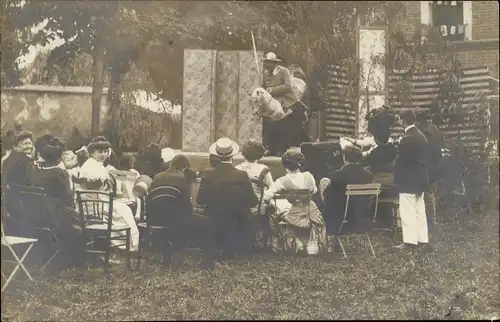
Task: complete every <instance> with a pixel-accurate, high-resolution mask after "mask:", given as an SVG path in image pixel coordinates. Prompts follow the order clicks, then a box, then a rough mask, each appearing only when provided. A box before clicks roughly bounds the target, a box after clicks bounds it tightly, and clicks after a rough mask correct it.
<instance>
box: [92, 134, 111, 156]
mask: <svg viewBox="0 0 500 322" xmlns="http://www.w3.org/2000/svg"><path fill="white" fill-rule="evenodd" d="M109 148H111V143H109V141H108V140H106V138H105V137H104V136H96V137H95V138H93V139H92V140H91V141H90V143H89V144H87V151H88V152H89V153H90V154H92V152H94V151H96V150H106V149H109Z"/></svg>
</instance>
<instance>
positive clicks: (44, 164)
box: [30, 136, 74, 207]
mask: <svg viewBox="0 0 500 322" xmlns="http://www.w3.org/2000/svg"><path fill="white" fill-rule="evenodd" d="M64 149H65V146H64V142H62V141H61V140H59V138H57V137H54V136H52V138H50V140H49V139H48V138H47V140H46V142H45V145H44V146H41V145H39V153H40V156H41V157H42V159H43V161H41V162H38V163H37V164H35V165H34V166H33V167H32V168H31V174H30V183H31V185H33V186H36V187H42V188H44V190H45V193H46V194H47V196H49V197H52V198H54V199H56V200H59V201H61V203H62V204H64V205H65V206H68V207H74V202H73V192H72V190H71V183H70V177H69V173H68V171H66V170H65V169H62V168H61V167H60V166H59V164H60V163H61V160H62V154H63V151H64Z"/></svg>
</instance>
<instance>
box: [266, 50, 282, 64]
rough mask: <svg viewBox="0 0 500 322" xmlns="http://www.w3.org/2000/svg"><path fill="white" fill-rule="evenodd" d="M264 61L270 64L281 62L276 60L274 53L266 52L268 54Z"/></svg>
mask: <svg viewBox="0 0 500 322" xmlns="http://www.w3.org/2000/svg"><path fill="white" fill-rule="evenodd" d="M264 61H270V62H275V63H279V62H281V59H278V57H277V56H276V54H275V53H273V52H268V53H267V54H266V55H265V56H264Z"/></svg>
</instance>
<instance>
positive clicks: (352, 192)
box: [336, 183, 382, 258]
mask: <svg viewBox="0 0 500 322" xmlns="http://www.w3.org/2000/svg"><path fill="white" fill-rule="evenodd" d="M381 186H382V185H381V184H380V183H369V184H350V185H347V187H346V191H345V195H346V204H345V209H344V219H343V221H342V223H341V224H340V227H339V230H338V232H337V236H336V237H337V238H336V240H337V241H338V243H339V245H340V248H341V249H342V253H343V254H344V257H346V258H347V254H346V252H345V249H344V246H343V245H342V241H341V239H340V237H341V235H342V228H343V226H344V225H345V224H346V223H348V220H347V215H348V209H349V201H350V200H351V197H352V196H375V199H376V201H375V202H376V204H375V213H374V217H373V218H376V216H377V210H378V205H377V204H378V196H379V195H380V190H381ZM349 236H352V237H361V236H363V237H366V239H367V240H368V243H369V245H370V250H371V252H372V254H373V257H375V258H376V257H377V256H376V255H375V251H374V249H373V245H372V242H371V240H370V236H368V232H365V233H364V234H359V233H358V234H356V233H355V234H349ZM349 236H347V237H349Z"/></svg>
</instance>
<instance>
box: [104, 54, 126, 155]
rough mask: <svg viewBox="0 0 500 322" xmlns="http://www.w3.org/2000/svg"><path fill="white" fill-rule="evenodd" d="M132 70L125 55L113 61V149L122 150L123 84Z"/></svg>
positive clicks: (110, 129) (109, 129)
mask: <svg viewBox="0 0 500 322" xmlns="http://www.w3.org/2000/svg"><path fill="white" fill-rule="evenodd" d="M129 68H130V60H129V57H128V56H127V55H125V54H121V53H119V54H117V55H115V56H114V57H113V59H112V61H111V73H110V78H109V89H108V103H109V113H110V114H109V116H110V117H109V118H108V120H109V123H108V127H107V129H106V130H107V132H108V133H109V140H110V143H111V145H112V146H113V148H115V149H116V150H117V151H119V150H120V137H119V129H120V111H121V83H122V79H123V76H124V75H125V74H126V73H127V72H128V70H129Z"/></svg>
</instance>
